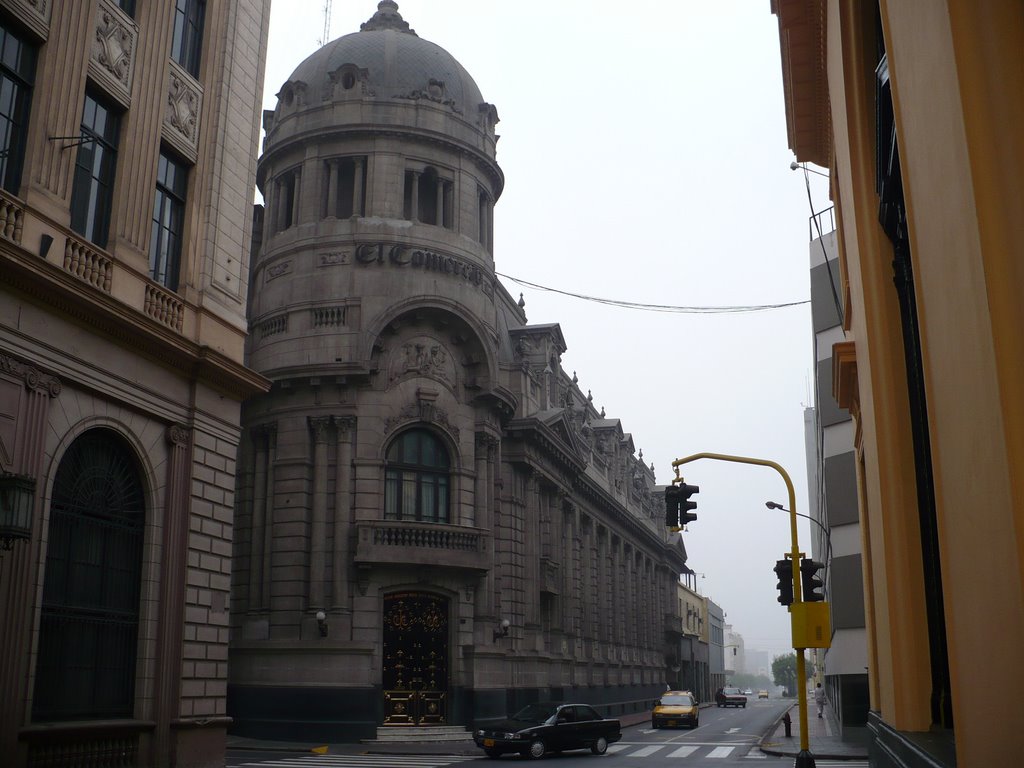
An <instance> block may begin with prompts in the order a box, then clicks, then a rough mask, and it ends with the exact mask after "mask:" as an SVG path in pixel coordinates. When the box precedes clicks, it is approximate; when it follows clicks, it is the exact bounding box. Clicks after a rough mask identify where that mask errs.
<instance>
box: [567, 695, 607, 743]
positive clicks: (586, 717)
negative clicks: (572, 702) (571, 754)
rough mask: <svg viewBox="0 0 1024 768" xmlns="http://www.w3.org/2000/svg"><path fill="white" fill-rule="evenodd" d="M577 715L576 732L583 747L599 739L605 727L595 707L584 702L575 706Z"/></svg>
mask: <svg viewBox="0 0 1024 768" xmlns="http://www.w3.org/2000/svg"><path fill="white" fill-rule="evenodd" d="M573 709H574V710H575V717H576V733H577V738H578V739H579V744H580V746H581V747H584V746H589V745H590V744H593V743H594V742H595V741H597V737H598V736H600V735H601V733H602V731H603V729H604V722H603V720H602V718H601V716H600V715H599V714H598V713H597V711H596V710H595V709H594V708H593V707H588V706H585V705H583V704H580V705H577V706H575V707H573Z"/></svg>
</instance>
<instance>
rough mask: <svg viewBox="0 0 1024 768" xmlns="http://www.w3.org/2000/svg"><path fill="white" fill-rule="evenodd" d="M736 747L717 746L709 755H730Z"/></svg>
mask: <svg viewBox="0 0 1024 768" xmlns="http://www.w3.org/2000/svg"><path fill="white" fill-rule="evenodd" d="M734 749H736V747H715V748H714V749H712V750H711V751H710V752H708V754H707V756H708V757H728V756H729V755H731V754H732V751H733V750H734Z"/></svg>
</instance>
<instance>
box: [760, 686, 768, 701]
mask: <svg viewBox="0 0 1024 768" xmlns="http://www.w3.org/2000/svg"><path fill="white" fill-rule="evenodd" d="M757 698H759V699H767V698H768V691H766V690H765V689H764V688H762V689H761V690H760V691H758V692H757Z"/></svg>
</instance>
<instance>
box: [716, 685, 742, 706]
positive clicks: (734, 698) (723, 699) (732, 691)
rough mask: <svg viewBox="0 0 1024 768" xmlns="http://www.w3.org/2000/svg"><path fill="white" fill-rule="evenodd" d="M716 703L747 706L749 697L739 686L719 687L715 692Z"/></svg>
mask: <svg viewBox="0 0 1024 768" xmlns="http://www.w3.org/2000/svg"><path fill="white" fill-rule="evenodd" d="M715 703H716V704H717V705H718V706H720V707H743V708H744V709H745V708H746V706H747V697H746V696H744V695H743V692H742V691H741V690H740V689H739V688H719V689H718V693H716V694H715Z"/></svg>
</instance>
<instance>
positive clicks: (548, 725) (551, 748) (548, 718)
mask: <svg viewBox="0 0 1024 768" xmlns="http://www.w3.org/2000/svg"><path fill="white" fill-rule="evenodd" d="M621 738H622V729H621V726H620V724H619V721H618V720H611V719H605V718H603V717H601V715H600V714H598V712H597V710H595V709H594V708H593V707H591V706H590V705H589V704H565V703H560V702H550V701H549V702H538V703H536V704H530V705H528V706H526V707H523V708H522V709H521V710H519V711H518V712H516V713H515V714H514V715H512V717H511V718H510V719H509V720H506V721H505V722H502V723H498V724H497V725H488V726H487V727H486V728H481V729H479V730H477V731H475V732H474V733H473V741H475V742H476V745H477V746H478V747H480V748H481V749H482V750H483V751H484V754H486V755H487V756H488V757H501V755H503V754H505V753H506V752H518V753H519V754H520V755H523V756H524V757H529V758H532V759H535V760H536V759H537V758H540V757H543V756H544V755H545V753H547V752H562V751H564V750H569V749H589V750H590V751H591V752H593V753H594V754H595V755H603V754H604V753H605V752H606V751H608V745H609V744H612V743H614V742H616V741H618V740H619V739H621Z"/></svg>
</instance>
